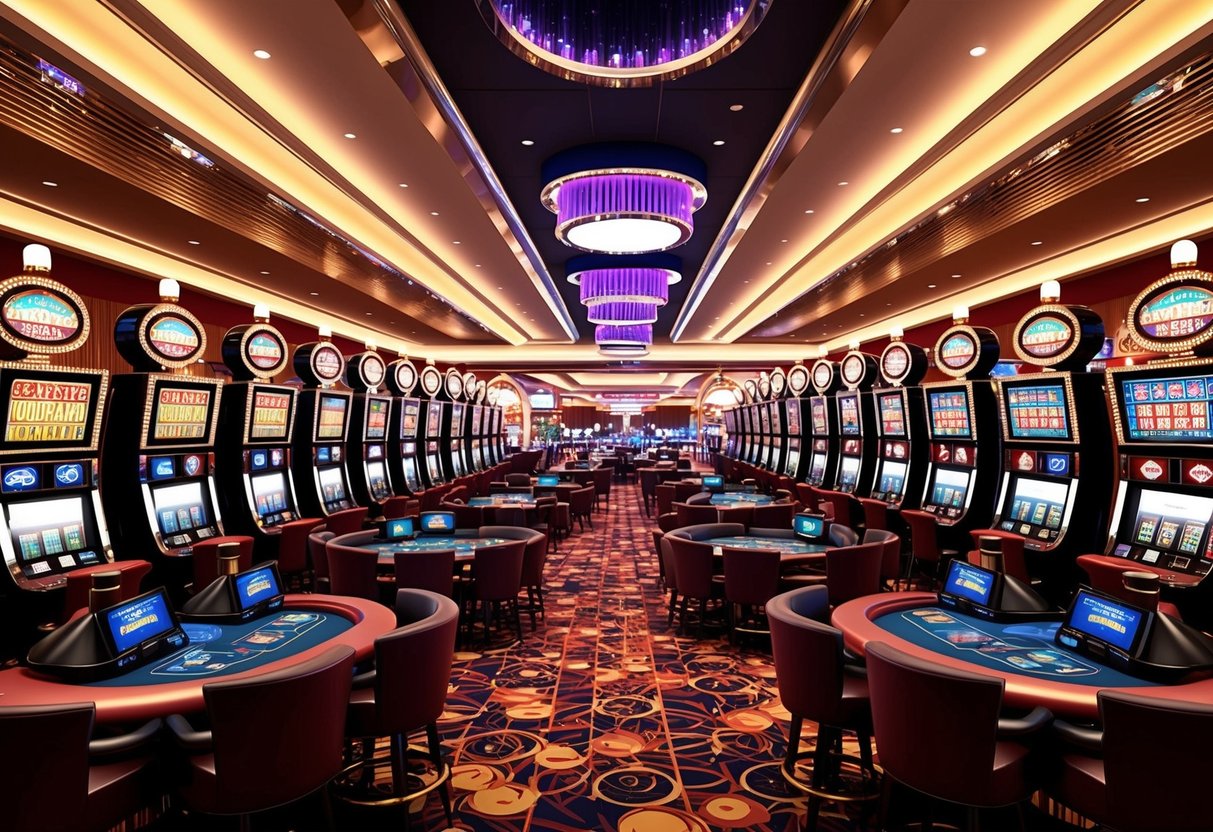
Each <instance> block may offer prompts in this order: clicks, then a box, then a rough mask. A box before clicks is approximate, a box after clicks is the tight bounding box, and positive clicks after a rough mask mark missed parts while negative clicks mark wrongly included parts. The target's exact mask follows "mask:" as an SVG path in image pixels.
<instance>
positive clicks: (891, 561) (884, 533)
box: [863, 529, 901, 591]
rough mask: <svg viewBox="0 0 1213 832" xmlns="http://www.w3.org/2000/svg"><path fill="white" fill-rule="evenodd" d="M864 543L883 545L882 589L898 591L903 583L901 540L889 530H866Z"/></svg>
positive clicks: (881, 563)
mask: <svg viewBox="0 0 1213 832" xmlns="http://www.w3.org/2000/svg"><path fill="white" fill-rule="evenodd" d="M863 542H864V543H879V544H880V545H881V547H882V555H881V558H880V586H881V589H892V590H893V591H897V589H898V588H899V587H900V583H901V538H900V537H899V536H897V535H895V534H893V533H892V532H891V531H888V530H887V529H866V530H864V533H863Z"/></svg>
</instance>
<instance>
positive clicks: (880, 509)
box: [859, 497, 890, 531]
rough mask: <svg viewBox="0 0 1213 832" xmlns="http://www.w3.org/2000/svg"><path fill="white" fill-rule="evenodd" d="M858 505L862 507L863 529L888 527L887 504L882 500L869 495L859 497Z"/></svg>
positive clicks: (885, 528)
mask: <svg viewBox="0 0 1213 832" xmlns="http://www.w3.org/2000/svg"><path fill="white" fill-rule="evenodd" d="M859 506H860V508H862V509H863V527H864V528H865V529H884V530H886V531H888V530H889V529H890V527H889V504H888V503H886V502H885V501H884V500H874V499H872V498H871V497H860V498H859Z"/></svg>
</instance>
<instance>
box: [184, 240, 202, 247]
mask: <svg viewBox="0 0 1213 832" xmlns="http://www.w3.org/2000/svg"><path fill="white" fill-rule="evenodd" d="M186 242H187V243H189V244H190V245H191V246H200V245H202V243H200V242H198V241H197V240H186Z"/></svg>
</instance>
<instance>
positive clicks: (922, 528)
mask: <svg viewBox="0 0 1213 832" xmlns="http://www.w3.org/2000/svg"><path fill="white" fill-rule="evenodd" d="M901 519H902V520H905V521H906V525H907V526H908V527H909V532H910V562H909V564H908V565H907V566H906V582H907V583H906V585H907V586H909V582H910V581H913V579H914V568H915V566H919V567H922V566H929V567H930V578H931V587H935V586H936V585H938V583H939V579H940V575H941V574H942V570H943V569H944V568H945V564H946V563H947V562H948V561H950V560H952V558H954V557H956V556H957V555H958V554H959V553H958V552H956V551H955V550H954V549H940V548H939V519H938V518H937V517H936V516H935V515H934V514H931V513H930V512H929V511H919V510H918V509H903V510H902V512H901Z"/></svg>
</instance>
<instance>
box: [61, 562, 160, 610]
mask: <svg viewBox="0 0 1213 832" xmlns="http://www.w3.org/2000/svg"><path fill="white" fill-rule="evenodd" d="M151 571H152V565H151V564H150V563H149V562H148V561H145V560H118V561H114V562H113V563H106V564H103V565H99V566H86V567H85V568H83V569H76V570H73V571H71V572H68V573H67V575H66V576H65V577H66V578H67V586H66V589H65V591H64V596H63V619H62V621H61V622H60V623H63V622H66V621H69V620H71V618H72V616H74V615H75V614H76V612H77V611H79V610H82V609H87V608H88V604H89V600H88V599H89V593H90V591H91V590H92V588H93V575H95V574H97V573H105V572H118V573H120V574H121V576H122V577H121V579H120V581H121V582H120V584H119V586H118V594H117V596H116V597H112V599H111V600H110V603H112V604H117V603H119V602H121V601H129V600H130V599H131V598H134V597H135V596H136V595H138V594H139V593H140V592H141V587H142V585H143V579H144V578H145V577H146V576H147V573H148V572H151ZM107 606H108V604H107Z"/></svg>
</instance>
